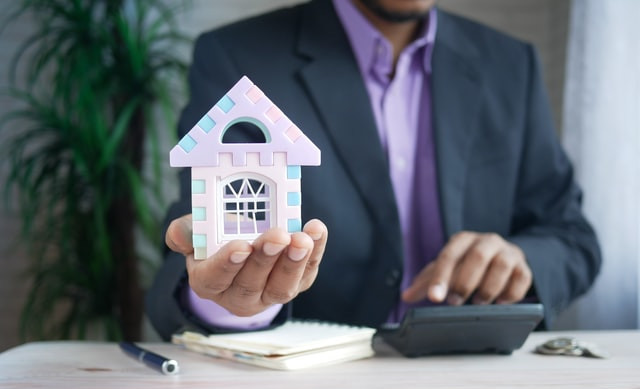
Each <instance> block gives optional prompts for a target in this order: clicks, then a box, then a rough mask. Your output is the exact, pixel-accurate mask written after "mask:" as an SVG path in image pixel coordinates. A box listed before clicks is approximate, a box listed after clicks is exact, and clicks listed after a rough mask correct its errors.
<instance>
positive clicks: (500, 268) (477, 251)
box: [402, 231, 532, 305]
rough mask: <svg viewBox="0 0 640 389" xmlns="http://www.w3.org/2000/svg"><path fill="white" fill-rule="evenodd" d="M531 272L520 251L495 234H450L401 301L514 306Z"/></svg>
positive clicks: (524, 291) (465, 232) (525, 288)
mask: <svg viewBox="0 0 640 389" xmlns="http://www.w3.org/2000/svg"><path fill="white" fill-rule="evenodd" d="M531 281H532V276H531V269H530V268H529V265H528V264H527V261H526V259H525V256H524V253H523V252H522V250H520V248H519V247H518V246H516V245H514V244H512V243H509V242H507V241H505V240H504V239H503V238H502V237H500V236H499V235H497V234H480V233H476V232H468V231H463V232H460V233H458V234H456V235H454V236H453V237H452V238H451V239H450V240H449V242H448V243H447V244H446V245H445V247H444V248H443V249H442V251H440V254H439V255H438V257H437V258H436V259H435V260H434V261H433V262H431V263H430V264H429V265H427V266H426V267H425V268H424V269H423V270H422V271H421V272H420V273H419V274H418V275H417V276H416V278H415V279H414V280H413V283H412V284H411V286H409V288H407V289H406V290H405V291H404V292H403V294H402V299H403V300H404V301H406V302H417V301H420V300H423V299H425V298H428V299H429V300H431V301H433V302H442V301H444V300H445V298H446V299H447V302H448V303H449V304H450V305H461V304H463V303H464V302H465V301H466V300H467V299H468V298H469V297H470V296H471V295H473V300H472V302H473V303H474V304H489V303H491V302H494V301H495V302H496V303H499V304H506V303H514V302H517V301H519V300H522V298H524V296H525V295H526V293H527V291H528V290H529V288H530V287H531Z"/></svg>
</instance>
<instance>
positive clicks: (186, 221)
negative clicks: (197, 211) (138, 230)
mask: <svg viewBox="0 0 640 389" xmlns="http://www.w3.org/2000/svg"><path fill="white" fill-rule="evenodd" d="M164 240H165V242H166V244H167V246H168V247H169V248H170V249H171V250H173V251H175V252H177V253H180V254H183V255H187V254H189V253H192V252H193V233H192V219H191V214H189V215H184V216H182V217H179V218H177V219H174V220H172V221H171V224H169V228H167V233H166V234H165V236H164Z"/></svg>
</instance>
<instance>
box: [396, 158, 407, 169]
mask: <svg viewBox="0 0 640 389" xmlns="http://www.w3.org/2000/svg"><path fill="white" fill-rule="evenodd" d="M396 167H397V168H398V169H399V170H404V169H405V168H406V167H407V160H406V159H405V158H404V157H396Z"/></svg>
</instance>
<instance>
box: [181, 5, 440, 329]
mask: <svg viewBox="0 0 640 389" xmlns="http://www.w3.org/2000/svg"><path fill="white" fill-rule="evenodd" d="M333 5H334V7H335V9H336V12H337V14H338V17H339V19H340V21H341V22H342V25H343V27H344V28H345V31H346V33H347V36H348V38H349V41H350V43H351V47H352V49H353V51H354V54H355V57H356V60H357V62H358V67H359V69H360V73H361V74H362V78H363V80H364V83H365V85H366V88H367V91H368V93H369V98H370V101H371V108H372V111H373V114H374V118H375V121H376V125H377V127H378V135H379V136H380V141H381V143H382V146H383V148H384V150H385V152H386V153H387V158H388V163H389V174H390V176H391V182H392V184H393V189H394V193H395V197H396V204H397V207H398V213H399V217H400V224H401V229H402V235H403V247H404V274H403V278H402V285H401V288H402V289H405V288H407V287H408V286H409V285H410V284H411V281H412V280H413V278H414V277H415V276H416V275H417V274H418V273H419V272H420V270H422V269H423V268H424V266H425V265H426V264H427V263H428V262H429V261H431V260H433V259H434V258H435V257H436V255H437V254H438V252H439V251H440V249H441V248H442V246H443V245H444V236H443V231H442V223H441V217H440V207H439V200H438V187H437V177H436V166H435V151H434V143H433V128H432V127H433V126H432V120H431V92H430V76H431V54H432V52H433V45H434V42H435V35H436V29H437V10H436V9H435V8H434V9H432V10H431V11H430V12H429V15H428V19H426V20H425V23H423V25H422V27H421V30H420V31H419V34H418V36H417V38H416V39H415V40H414V41H413V42H412V43H411V44H410V45H409V46H408V47H406V48H405V49H404V50H403V51H402V52H401V53H400V56H399V58H398V61H397V63H396V66H395V72H394V67H393V49H392V46H391V44H390V43H389V41H388V40H387V39H386V38H385V37H384V36H383V35H382V34H381V33H380V32H379V31H378V30H377V29H375V28H374V27H373V26H372V25H371V23H369V21H368V20H367V19H366V18H365V17H364V16H363V15H362V14H360V12H359V11H358V10H357V9H356V7H355V6H354V5H353V4H352V2H351V1H345V0H333ZM187 292H188V293H186V296H185V297H186V298H185V300H186V303H187V306H188V308H189V309H191V311H192V312H193V313H194V314H197V315H198V316H199V317H200V318H201V319H202V320H204V321H205V322H207V323H209V324H211V325H215V326H219V327H225V328H238V329H240V328H243V329H251V328H259V327H263V326H266V325H268V324H269V323H270V322H271V320H273V318H274V317H275V316H276V315H277V313H278V312H279V310H280V309H281V305H277V306H273V307H270V308H269V309H267V310H265V311H264V312H262V313H260V314H258V315H256V316H253V317H248V318H245V317H236V316H233V315H231V314H230V313H229V312H228V311H226V310H225V309H224V308H221V307H220V306H218V305H217V304H215V303H214V302H212V301H209V300H204V299H201V298H199V297H198V296H197V295H196V294H195V293H193V291H191V289H188V291H187ZM425 304H428V302H423V303H420V304H416V305H425ZM409 307H410V306H409V305H408V304H405V303H403V302H401V301H400V302H398V305H397V306H396V307H395V308H394V309H393V311H392V312H390V315H389V321H391V322H395V321H398V320H399V319H401V318H402V316H403V315H404V312H405V311H406V310H407V309H408V308H409Z"/></svg>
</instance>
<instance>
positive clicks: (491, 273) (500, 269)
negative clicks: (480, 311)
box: [473, 251, 514, 305]
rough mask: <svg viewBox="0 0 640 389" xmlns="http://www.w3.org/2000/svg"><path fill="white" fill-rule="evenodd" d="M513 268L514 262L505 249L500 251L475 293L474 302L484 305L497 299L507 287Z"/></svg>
mask: <svg viewBox="0 0 640 389" xmlns="http://www.w3.org/2000/svg"><path fill="white" fill-rule="evenodd" d="M513 270H514V263H513V261H512V260H509V258H507V253H506V252H505V251H501V252H500V253H498V255H496V256H495V257H494V258H493V260H492V261H491V264H490V265H489V268H488V269H487V272H486V273H485V275H484V278H483V279H482V281H481V282H480V285H479V286H478V289H477V290H476V292H475V293H474V296H473V303H474V304H480V305H483V304H489V303H491V302H492V301H493V300H495V299H496V297H498V295H500V293H502V291H503V290H504V289H505V288H506V286H507V284H508V283H509V279H510V278H511V274H512V272H513Z"/></svg>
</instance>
